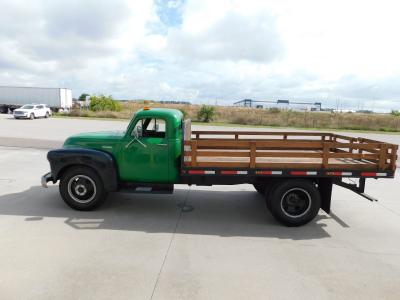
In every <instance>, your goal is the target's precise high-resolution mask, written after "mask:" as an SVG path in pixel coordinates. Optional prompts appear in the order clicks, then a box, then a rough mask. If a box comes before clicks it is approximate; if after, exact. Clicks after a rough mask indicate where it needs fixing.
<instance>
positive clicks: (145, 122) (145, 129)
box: [134, 118, 166, 138]
mask: <svg viewBox="0 0 400 300" xmlns="http://www.w3.org/2000/svg"><path fill="white" fill-rule="evenodd" d="M135 130H136V131H137V132H138V133H139V136H142V137H157V138H165V131H166V124H165V120H163V119H155V118H145V119H141V120H139V121H138V122H137V123H136V125H135V129H134V131H135Z"/></svg>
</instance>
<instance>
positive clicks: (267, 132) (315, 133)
mask: <svg viewBox="0 0 400 300" xmlns="http://www.w3.org/2000/svg"><path fill="white" fill-rule="evenodd" d="M192 134H195V135H197V134H201V135H235V134H239V135H282V136H283V135H287V136H321V135H325V136H331V135H332V134H331V133H327V132H308V131H307V132H304V131H221V130H216V131H204V130H195V131H192Z"/></svg>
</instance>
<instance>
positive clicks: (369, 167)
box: [326, 164, 378, 171]
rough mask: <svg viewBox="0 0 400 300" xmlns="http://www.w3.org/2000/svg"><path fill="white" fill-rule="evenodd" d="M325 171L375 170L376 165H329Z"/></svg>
mask: <svg viewBox="0 0 400 300" xmlns="http://www.w3.org/2000/svg"><path fill="white" fill-rule="evenodd" d="M326 169H327V170H371V171H372V170H374V171H375V170H377V169H378V165H376V164H329V165H328V167H327V168H326Z"/></svg>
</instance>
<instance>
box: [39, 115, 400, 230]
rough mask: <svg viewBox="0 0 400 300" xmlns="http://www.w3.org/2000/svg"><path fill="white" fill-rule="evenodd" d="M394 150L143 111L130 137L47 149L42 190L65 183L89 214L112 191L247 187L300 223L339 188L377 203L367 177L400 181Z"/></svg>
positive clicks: (80, 139) (83, 139) (71, 198)
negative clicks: (213, 126) (195, 125)
mask: <svg viewBox="0 0 400 300" xmlns="http://www.w3.org/2000/svg"><path fill="white" fill-rule="evenodd" d="M397 148H398V146H397V145H393V144H388V143H383V142H378V141H374V140H370V139H364V138H352V137H347V136H343V135H337V134H332V133H313V132H246V131H243V132H242V131H191V128H190V121H189V120H186V121H183V116H182V113H181V112H180V111H178V110H173V109H156V108H154V109H148V108H145V109H143V110H141V111H139V112H137V113H136V114H135V116H134V117H133V119H132V120H131V122H130V124H129V126H128V128H127V130H126V131H123V132H97V133H86V134H79V135H75V136H72V137H69V138H68V139H67V140H66V141H65V143H64V146H63V148H62V149H57V150H51V151H49V152H48V155H47V158H48V160H49V162H50V167H51V172H49V173H47V174H45V175H44V176H43V177H42V185H43V186H44V187H47V183H48V182H49V181H52V182H53V183H56V182H57V181H60V185H59V190H60V194H61V196H62V198H63V199H64V201H65V202H66V203H67V204H68V205H69V206H70V207H72V208H74V209H78V210H92V209H95V208H97V207H99V206H100V205H101V204H102V203H103V202H104V200H105V199H106V196H107V193H108V192H114V191H130V192H134V193H172V192H173V188H174V184H188V185H192V184H194V185H206V186H211V185H232V184H243V183H248V184H253V185H254V187H255V189H256V190H257V191H258V192H259V193H260V194H262V195H263V196H264V197H265V200H266V203H267V207H268V208H269V210H270V211H271V213H272V214H273V216H274V217H275V218H276V219H277V220H278V221H280V222H281V223H283V224H285V225H287V226H299V225H303V224H305V223H307V222H309V221H311V220H312V219H314V217H315V216H316V215H317V214H318V211H319V209H320V208H322V209H323V210H324V211H326V212H327V213H329V212H330V205H331V193H332V185H333V184H337V185H340V186H343V187H345V188H348V189H350V190H352V191H354V192H356V193H358V194H359V195H361V196H363V197H365V198H367V199H369V200H375V199H374V198H372V197H371V196H369V195H367V194H365V193H364V188H365V181H366V178H375V179H377V178H393V177H394V173H395V169H396V160H397ZM346 178H353V179H354V180H356V181H357V184H352V183H347V182H346V180H345V179H346Z"/></svg>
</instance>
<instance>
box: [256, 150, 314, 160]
mask: <svg viewBox="0 0 400 300" xmlns="http://www.w3.org/2000/svg"><path fill="white" fill-rule="evenodd" d="M257 157H305V158H322V152H320V153H318V152H259V151H258V152H257Z"/></svg>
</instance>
